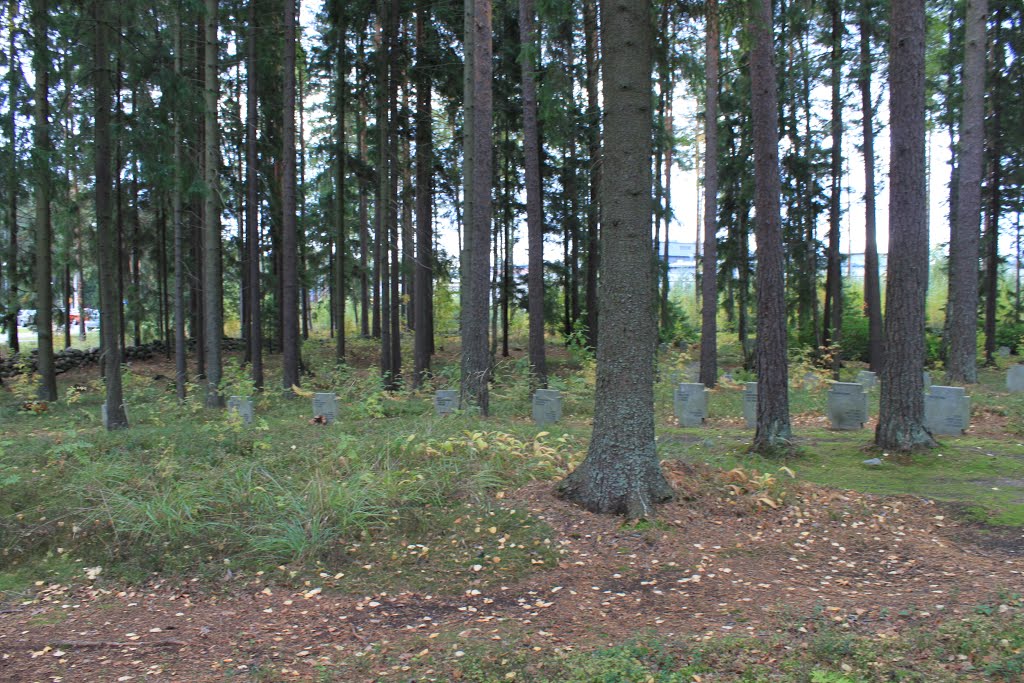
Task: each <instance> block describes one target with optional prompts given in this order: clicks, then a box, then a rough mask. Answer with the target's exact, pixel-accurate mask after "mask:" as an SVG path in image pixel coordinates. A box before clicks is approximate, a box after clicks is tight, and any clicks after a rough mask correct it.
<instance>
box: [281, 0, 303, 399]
mask: <svg viewBox="0 0 1024 683" xmlns="http://www.w3.org/2000/svg"><path fill="white" fill-rule="evenodd" d="M297 4H298V0H285V3H284V66H283V69H284V74H283V79H282V80H283V87H284V126H283V134H282V136H281V139H282V143H283V146H282V158H281V162H282V166H283V172H282V174H281V206H282V211H283V213H282V221H281V301H280V302H279V305H280V307H281V326H282V329H281V345H282V348H281V351H282V364H283V367H282V376H281V384H282V386H283V388H284V390H285V392H286V393H291V391H292V387H293V386H298V385H299V381H300V380H299V310H298V305H299V301H298V299H299V296H298V295H299V292H298V288H299V274H298V255H299V254H298V248H297V247H298V245H297V244H296V239H297V234H296V225H295V14H296V5H297Z"/></svg>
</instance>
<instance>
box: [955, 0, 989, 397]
mask: <svg viewBox="0 0 1024 683" xmlns="http://www.w3.org/2000/svg"><path fill="white" fill-rule="evenodd" d="M987 22H988V0H968V1H967V23H966V27H965V32H966V35H965V38H964V69H963V88H964V103H963V111H962V112H961V116H962V118H961V122H960V145H959V161H960V163H959V165H958V167H957V168H958V171H959V173H958V175H959V178H958V181H959V182H958V191H957V205H956V222H955V224H954V225H953V226H952V227H953V230H952V232H951V233H950V236H949V303H948V305H947V307H946V314H947V316H948V319H949V325H948V326H947V329H948V333H949V353H948V357H947V360H946V381H947V382H959V383H967V384H973V383H975V382H977V381H978V361H977V358H978V243H979V234H980V217H981V181H982V171H983V159H984V147H985V56H986V52H987V47H988V46H987V44H986V41H985V29H986V26H987Z"/></svg>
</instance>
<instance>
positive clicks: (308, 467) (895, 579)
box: [0, 340, 1024, 683]
mask: <svg viewBox="0 0 1024 683" xmlns="http://www.w3.org/2000/svg"><path fill="white" fill-rule="evenodd" d="M729 348H730V347H726V348H724V349H723V355H724V356H725V360H726V361H728V358H729ZM350 351H351V353H350V365H348V366H345V367H341V368H338V367H335V366H334V365H333V363H332V362H330V346H329V342H327V341H310V342H307V343H306V346H305V348H304V357H305V358H306V360H307V363H308V365H309V367H310V368H311V370H312V371H313V373H314V374H313V375H312V376H309V377H305V378H304V385H303V390H304V391H309V392H310V393H312V392H314V391H316V392H336V393H337V395H338V399H339V401H338V403H339V415H338V419H337V421H336V422H335V423H334V424H329V425H326V424H319V423H317V422H316V421H313V420H312V419H311V418H312V417H313V416H312V414H311V399H310V398H309V397H301V396H300V397H298V398H291V399H286V398H283V397H282V396H281V394H280V392H279V391H278V390H276V389H271V390H268V391H266V392H265V393H263V394H261V395H257V396H256V397H255V401H254V403H255V410H256V419H255V421H254V423H253V424H251V425H245V424H243V423H242V422H241V420H239V419H237V417H232V416H230V415H228V414H226V413H219V412H216V411H210V410H207V409H204V408H203V407H202V406H201V400H202V399H201V392H200V391H198V390H197V388H195V387H192V391H191V398H190V399H189V400H188V401H187V402H186V403H185V404H184V405H179V404H178V403H177V401H176V400H175V397H174V391H173V379H172V377H173V366H172V365H171V364H170V362H168V361H164V360H162V359H161V360H158V361H153V362H145V363H134V364H132V365H131V367H130V368H129V372H128V374H127V375H126V405H127V410H128V416H129V419H130V421H131V423H132V427H131V428H130V429H128V430H125V431H121V432H114V433H107V432H106V431H104V430H103V429H102V427H101V425H100V404H101V403H102V401H103V397H102V386H101V384H100V383H99V382H98V381H97V380H96V379H95V377H96V374H97V373H96V370H95V368H91V369H86V370H76V371H73V372H71V373H68V374H66V375H64V376H62V378H61V380H62V381H61V397H62V399H61V401H59V402H57V403H54V404H51V405H49V406H47V407H46V409H45V410H42V409H40V408H38V407H37V408H36V410H24V409H22V408H23V407H24V406H23V401H24V400H26V399H27V398H29V394H30V387H29V386H28V385H27V384H26V383H25V382H17V381H15V382H10V381H9V382H8V386H7V387H5V388H4V389H2V390H0V680H3V681H63V682H72V681H85V682H92V681H259V682H269V681H338V682H341V681H377V680H380V681H495V682H497V681H510V680H511V681H551V682H556V681H578V682H581V683H582V682H585V681H602V682H604V681H623V682H626V681H653V682H658V683H660V682H670V681H672V682H675V681H680V682H682V681H700V682H702V683H709V682H712V681H716V682H717V681H792V682H798V681H799V682H805V681H808V682H811V683H861V682H868V681H871V682H874V681H879V682H881V681H929V682H930V681H989V680H992V681H1019V680H1022V678H1024V597H1022V595H1024V535H1022V526H1024V394H1016V395H1011V394H1008V393H1007V392H1006V391H1005V383H1004V382H1005V368H1002V369H999V370H996V369H991V370H985V371H983V372H982V383H981V384H980V385H978V386H976V387H971V388H970V390H969V393H971V395H972V400H973V408H972V418H971V428H970V430H969V431H968V432H967V434H966V435H964V436H958V437H949V436H944V437H941V438H940V444H941V446H940V448H938V449H936V450H935V451H932V452H927V453H920V454H915V455H913V456H907V457H902V456H901V457H896V456H895V455H894V454H885V453H879V452H877V451H874V450H872V449H871V448H870V444H871V440H872V434H873V432H872V429H873V427H874V418H875V417H876V416H877V401H878V397H877V391H878V390H877V389H875V390H874V391H873V393H872V396H871V403H872V407H871V416H872V419H871V421H870V422H869V423H868V425H867V428H866V429H864V430H860V431H844V432H839V431H832V430H830V429H828V421H827V419H826V418H825V417H824V409H825V385H824V384H820V383H817V382H807V383H806V384H805V383H804V381H803V380H802V379H801V380H794V383H793V390H792V392H791V410H792V413H793V415H794V419H793V422H794V431H795V433H796V434H797V436H798V442H797V446H798V455H797V456H796V457H794V458H792V459H788V460H786V461H768V460H763V459H760V458H758V457H755V456H753V455H751V454H749V453H748V452H747V446H748V445H749V443H750V440H751V437H752V433H751V431H750V430H748V429H747V428H746V426H745V424H744V420H743V412H742V401H743V397H742V387H743V383H742V382H743V381H744V380H749V379H751V378H750V377H749V376H746V375H744V373H742V372H741V371H738V370H736V369H735V368H729V367H726V368H725V369H728V370H731V374H732V375H733V376H734V377H735V381H727V382H725V383H723V385H722V386H720V387H719V388H716V389H715V390H713V391H712V392H711V393H710V394H709V406H710V416H709V419H708V421H707V423H706V424H705V425H703V426H699V427H692V428H685V429H684V428H680V427H678V426H677V425H676V423H675V419H674V417H673V416H672V386H671V384H672V381H673V379H676V378H677V377H678V374H677V372H678V371H679V370H681V369H682V368H685V367H686V366H687V362H688V361H689V359H688V358H687V357H685V356H681V355H679V354H678V353H677V352H675V351H666V352H664V353H663V355H662V357H661V360H660V373H659V374H660V380H659V383H658V386H657V388H656V398H657V424H658V440H659V453H660V455H661V457H662V459H663V461H664V469H665V472H666V474H667V476H668V478H669V480H670V481H671V482H672V484H673V486H674V487H675V488H676V492H677V496H676V499H675V500H674V501H673V502H672V503H669V504H667V505H665V506H663V507H662V508H660V509H659V515H658V517H657V518H655V519H652V520H646V521H641V522H637V523H629V522H624V521H623V520H622V519H621V518H615V517H608V516H598V515H592V514H590V513H587V512H584V511H582V510H580V509H578V508H575V507H573V506H570V505H568V504H566V503H565V502H563V501H561V500H560V499H558V498H557V496H556V495H555V484H556V482H557V481H558V480H559V479H560V478H561V477H562V476H564V475H565V474H566V473H567V472H568V471H569V470H570V469H571V468H572V467H573V466H574V465H575V464H576V463H578V462H579V461H580V460H581V459H582V457H583V456H584V455H585V453H586V443H587V439H588V437H589V433H590V422H589V421H590V419H591V417H592V396H593V384H594V366H593V362H592V361H590V360H588V359H587V358H586V357H584V356H582V355H579V354H574V353H569V352H567V351H566V350H565V349H563V348H561V347H556V346H552V347H550V348H549V353H550V354H551V356H552V361H551V362H552V366H553V378H552V387H553V388H556V389H560V390H561V391H562V394H563V398H564V405H563V419H562V421H561V422H559V423H558V424H554V425H549V426H545V427H543V428H539V427H537V426H535V425H534V424H533V423H532V422H531V420H530V418H529V416H530V403H529V381H528V377H527V373H526V361H525V360H524V359H523V357H522V356H523V353H522V352H521V351H517V352H516V353H515V354H514V357H513V358H512V359H506V360H502V361H500V362H499V363H498V365H497V368H496V373H495V381H494V384H493V385H492V397H491V405H492V410H493V412H494V414H493V415H492V416H491V417H490V418H487V419H480V418H478V417H476V416H473V415H468V414H462V413H457V414H455V415H451V416H446V417H438V416H436V415H434V412H433V407H432V405H431V396H432V393H433V390H434V389H443V388H451V387H454V386H455V385H454V383H453V381H452V379H451V378H452V373H453V372H454V371H455V370H457V357H456V356H455V353H454V352H455V351H456V347H455V343H454V341H453V340H446V341H445V343H444V344H443V348H442V349H441V353H440V355H439V358H438V361H439V362H438V363H437V365H436V366H435V367H436V368H437V377H436V378H435V380H434V382H433V385H432V386H431V387H430V390H429V391H424V392H422V393H413V392H410V391H403V392H399V393H397V394H394V395H390V394H387V393H385V392H382V391H380V389H379V383H378V381H377V379H376V369H375V367H374V363H375V360H376V347H375V346H374V345H371V343H370V342H363V341H360V340H355V341H354V342H352V348H351V349H350ZM273 360H275V359H273V358H272V359H271V362H272V363H273ZM857 369H858V368H857V367H856V366H855V364H851V366H850V367H848V368H845V369H844V379H847V377H846V375H847V374H848V375H849V377H850V381H852V377H853V376H854V375H855V374H856V371H857ZM808 370H809V368H808V367H806V366H805V365H803V364H800V363H794V365H793V367H792V368H791V377H793V378H804V376H805V375H806V373H807V371H808ZM933 374H934V373H933ZM225 375H226V392H225V393H226V394H228V395H247V394H249V393H250V392H251V387H249V386H248V383H247V381H246V379H245V374H244V371H243V369H241V368H240V367H239V365H238V363H237V360H236V361H232V364H231V366H230V367H229V368H228V370H227V372H226V373H225ZM936 376H938V375H936ZM822 377H824V375H822ZM277 385H278V378H277V377H276V376H275V375H273V374H271V376H270V377H269V378H268V381H267V386H268V387H276V386H277ZM873 457H878V458H879V459H880V460H881V461H882V464H881V465H880V466H878V467H868V466H866V465H864V464H863V461H864V460H866V459H869V458H873Z"/></svg>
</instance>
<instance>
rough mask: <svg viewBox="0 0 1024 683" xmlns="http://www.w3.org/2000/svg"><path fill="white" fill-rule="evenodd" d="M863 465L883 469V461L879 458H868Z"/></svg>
mask: <svg viewBox="0 0 1024 683" xmlns="http://www.w3.org/2000/svg"><path fill="white" fill-rule="evenodd" d="M863 464H865V465H867V466H868V467H881V466H882V461H881V460H879V459H878V458H868V459H867V460H864V461H863Z"/></svg>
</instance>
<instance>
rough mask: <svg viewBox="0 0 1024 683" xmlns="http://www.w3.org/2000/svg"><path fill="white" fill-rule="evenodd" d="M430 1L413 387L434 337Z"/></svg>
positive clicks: (425, 368) (420, 49)
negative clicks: (429, 52)
mask: <svg viewBox="0 0 1024 683" xmlns="http://www.w3.org/2000/svg"><path fill="white" fill-rule="evenodd" d="M428 17H429V9H428V4H427V3H426V2H422V3H420V5H419V10H418V11H417V14H416V55H417V65H416V66H417V68H416V262H415V272H414V274H413V277H414V280H413V312H414V314H413V318H414V319H415V320H416V328H415V340H414V347H413V377H412V386H413V388H414V389H419V388H420V387H422V386H423V382H424V381H425V380H426V379H427V377H428V376H429V375H430V356H431V352H432V348H431V347H432V344H433V339H434V327H433V316H432V315H431V313H430V309H431V308H432V305H433V284H434V243H433V236H434V226H433V189H434V188H433V175H434V174H433V158H434V149H433V142H434V136H433V131H432V130H431V125H432V123H433V118H432V116H431V113H432V111H431V105H430V94H431V87H430V83H431V81H430V72H429V71H428V69H429V68H430V63H429V60H428V58H427V49H426V48H427V46H426V40H427V38H426V34H425V32H426V26H427V21H428Z"/></svg>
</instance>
